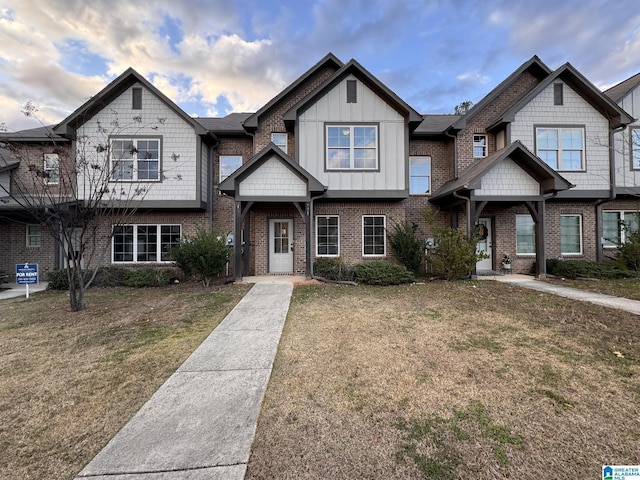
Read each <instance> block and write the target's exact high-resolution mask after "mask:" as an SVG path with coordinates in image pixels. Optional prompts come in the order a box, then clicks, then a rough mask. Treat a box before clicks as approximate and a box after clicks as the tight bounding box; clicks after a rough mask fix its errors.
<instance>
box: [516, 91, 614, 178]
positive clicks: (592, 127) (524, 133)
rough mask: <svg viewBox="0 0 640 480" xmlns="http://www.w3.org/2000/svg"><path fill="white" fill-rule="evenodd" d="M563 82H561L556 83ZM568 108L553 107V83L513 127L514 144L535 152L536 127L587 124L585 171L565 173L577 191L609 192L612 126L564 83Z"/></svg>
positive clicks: (561, 106)
mask: <svg viewBox="0 0 640 480" xmlns="http://www.w3.org/2000/svg"><path fill="white" fill-rule="evenodd" d="M556 83H560V82H556ZM563 90H564V105H554V104H553V84H551V85H549V86H548V87H547V88H545V89H544V90H543V91H542V92H540V94H539V95H538V96H537V97H536V98H534V99H533V100H531V101H530V102H529V103H528V104H527V105H526V106H524V107H523V108H522V109H521V110H520V111H519V112H518V113H517V114H516V118H515V121H514V122H513V123H512V125H511V141H512V142H513V141H515V140H520V141H521V142H522V143H523V144H524V145H526V146H527V148H528V149H529V150H531V151H532V152H534V153H535V151H536V150H535V127H534V125H547V126H551V125H554V126H555V125H558V126H562V125H580V126H583V125H584V129H585V146H584V148H585V158H586V162H585V165H586V171H585V172H568V171H561V172H560V174H561V175H562V176H563V177H564V178H566V179H567V180H568V181H569V182H571V183H573V184H574V185H576V187H575V190H608V189H609V188H610V185H609V148H608V138H609V125H608V122H607V119H606V118H604V117H603V116H602V115H601V114H600V113H599V112H598V111H597V110H596V109H595V108H593V107H592V106H591V105H590V104H589V103H588V102H587V101H586V100H584V99H583V98H582V97H581V96H580V95H578V94H577V93H576V92H575V91H574V90H573V89H571V87H569V85H567V84H566V83H565V84H564V88H563Z"/></svg>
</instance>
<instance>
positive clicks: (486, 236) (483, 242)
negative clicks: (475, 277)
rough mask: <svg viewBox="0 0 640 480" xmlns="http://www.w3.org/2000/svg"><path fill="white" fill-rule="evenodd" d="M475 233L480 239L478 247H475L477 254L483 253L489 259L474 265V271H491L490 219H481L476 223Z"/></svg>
mask: <svg viewBox="0 0 640 480" xmlns="http://www.w3.org/2000/svg"><path fill="white" fill-rule="evenodd" d="M477 233H478V236H479V237H480V241H479V242H478V245H476V251H477V252H484V253H486V254H487V255H489V258H485V259H484V260H480V261H479V262H478V263H476V271H478V272H480V271H486V270H491V269H492V266H493V262H492V260H491V250H492V248H491V219H490V218H481V219H480V220H479V221H478V226H477Z"/></svg>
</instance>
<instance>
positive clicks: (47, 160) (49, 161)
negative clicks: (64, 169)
mask: <svg viewBox="0 0 640 480" xmlns="http://www.w3.org/2000/svg"><path fill="white" fill-rule="evenodd" d="M44 173H45V183H46V184H47V185H57V184H58V183H59V181H60V172H59V163H58V154H57V153H46V154H45V155H44Z"/></svg>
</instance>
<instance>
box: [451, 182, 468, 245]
mask: <svg viewBox="0 0 640 480" xmlns="http://www.w3.org/2000/svg"><path fill="white" fill-rule="evenodd" d="M453 196H454V197H455V198H458V199H460V200H464V201H465V203H466V204H467V208H466V214H467V235H468V236H469V237H471V199H470V198H468V197H463V196H462V195H460V194H458V192H453Z"/></svg>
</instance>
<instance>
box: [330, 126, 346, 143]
mask: <svg viewBox="0 0 640 480" xmlns="http://www.w3.org/2000/svg"><path fill="white" fill-rule="evenodd" d="M328 130H329V132H328V142H329V143H328V145H329V147H349V146H350V145H351V128H350V127H329V128H328Z"/></svg>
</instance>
